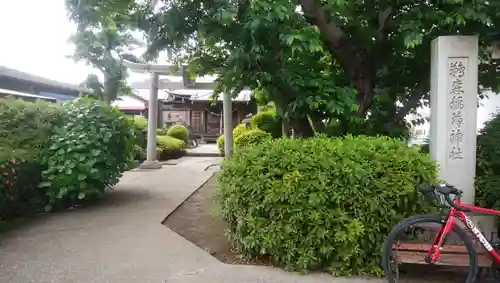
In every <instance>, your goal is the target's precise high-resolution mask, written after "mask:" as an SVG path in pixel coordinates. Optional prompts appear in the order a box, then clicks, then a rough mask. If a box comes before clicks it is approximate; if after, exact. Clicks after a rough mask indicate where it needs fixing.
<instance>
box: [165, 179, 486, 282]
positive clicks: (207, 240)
mask: <svg viewBox="0 0 500 283" xmlns="http://www.w3.org/2000/svg"><path fill="white" fill-rule="evenodd" d="M216 186H217V183H216V178H215V176H213V177H211V178H210V179H209V180H208V181H207V182H206V183H205V184H204V185H203V186H202V187H201V188H200V189H198V190H197V191H196V192H195V193H194V194H193V195H191V196H190V197H189V198H188V199H187V200H186V201H185V202H184V203H183V204H181V205H180V206H179V207H178V208H177V209H176V210H175V211H174V212H173V213H172V214H170V215H169V216H168V217H167V218H166V219H165V220H164V221H163V224H164V225H166V226H167V227H169V228H170V229H172V230H173V231H174V232H176V233H177V234H179V235H181V236H182V237H184V238H186V239H187V240H188V241H190V242H192V243H194V244H195V245H197V246H198V247H200V248H201V249H203V250H205V251H206V252H208V253H209V254H211V255H212V256H214V257H215V258H217V259H218V260H220V261H221V262H224V263H229V264H254V265H255V264H260V265H263V264H267V263H266V262H256V261H248V260H245V259H243V258H242V256H241V255H239V254H238V253H237V252H236V251H234V250H233V249H232V248H231V245H230V243H229V241H228V239H227V236H226V235H225V229H226V228H227V224H226V223H225V222H224V221H223V220H222V219H221V218H219V217H218V216H216V215H215V214H214V212H215V211H216V209H217V204H216V201H215V198H214V195H215V190H216ZM402 273H403V274H401V278H400V281H399V282H400V283H417V282H418V283H456V282H460V281H461V280H464V279H465V277H464V276H463V275H459V274H457V270H456V269H455V268H452V270H448V268H444V269H441V268H440V269H439V270H436V267H430V266H416V265H411V266H405V268H404V271H403V272H402ZM423 274H425V276H423ZM477 282H478V283H482V282H491V281H490V279H489V278H481V279H480V280H478V281H477Z"/></svg>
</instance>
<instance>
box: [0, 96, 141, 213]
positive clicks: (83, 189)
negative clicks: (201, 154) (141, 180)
mask: <svg viewBox="0 0 500 283" xmlns="http://www.w3.org/2000/svg"><path fill="white" fill-rule="evenodd" d="M137 121H139V120H137V119H130V118H127V117H126V116H125V115H123V114H122V113H121V112H119V111H118V110H117V109H114V108H112V107H110V106H109V105H107V104H104V103H101V102H98V101H95V100H92V99H89V98H80V99H78V100H75V101H69V102H66V103H65V104H64V105H61V104H49V103H47V102H39V101H37V102H27V101H22V100H16V99H0V175H1V176H0V221H2V220H9V219H10V218H12V217H17V216H21V215H24V214H28V213H31V212H38V211H41V210H43V209H44V208H45V210H50V209H52V208H53V207H54V206H57V207H67V206H71V205H74V204H76V203H80V202H81V201H82V200H85V199H89V198H91V197H92V196H96V195H101V194H102V193H103V191H104V187H105V186H108V185H113V184H115V183H116V182H118V178H119V177H120V176H121V174H122V172H123V171H124V170H126V169H127V168H128V166H130V164H131V163H132V156H133V154H134V153H136V152H137V150H136V151H134V143H135V142H136V141H137V138H136V137H135V135H134V133H135V132H137V131H140V129H141V127H142V126H144V123H142V126H141V123H140V122H139V123H136V122H137ZM135 147H136V148H137V144H136V146H135Z"/></svg>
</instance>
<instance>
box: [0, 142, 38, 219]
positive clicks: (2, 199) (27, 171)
mask: <svg viewBox="0 0 500 283" xmlns="http://www.w3.org/2000/svg"><path fill="white" fill-rule="evenodd" d="M4 149H6V148H1V150H4ZM41 171H42V170H41V166H40V165H39V164H38V163H36V162H34V161H25V160H22V159H19V158H14V157H12V158H9V159H3V160H0V221H2V220H9V219H12V218H14V217H19V216H23V215H27V214H31V213H35V212H38V211H41V210H43V207H44V205H45V202H46V198H45V193H44V191H43V190H41V189H39V188H38V183H39V182H40V178H41Z"/></svg>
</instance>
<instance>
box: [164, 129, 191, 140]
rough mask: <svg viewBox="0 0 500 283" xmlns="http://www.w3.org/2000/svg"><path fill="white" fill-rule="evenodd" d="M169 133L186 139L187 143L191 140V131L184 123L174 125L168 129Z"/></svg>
mask: <svg viewBox="0 0 500 283" xmlns="http://www.w3.org/2000/svg"><path fill="white" fill-rule="evenodd" d="M167 135H168V136H170V137H173V138H176V139H179V140H182V141H184V142H185V143H186V144H187V142H188V141H189V131H188V129H187V128H186V127H184V126H182V125H173V126H171V127H170V128H168V130H167Z"/></svg>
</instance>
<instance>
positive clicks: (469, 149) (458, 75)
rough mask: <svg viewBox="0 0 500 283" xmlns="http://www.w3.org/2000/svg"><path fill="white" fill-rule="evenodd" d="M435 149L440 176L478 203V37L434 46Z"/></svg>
mask: <svg viewBox="0 0 500 283" xmlns="http://www.w3.org/2000/svg"><path fill="white" fill-rule="evenodd" d="M431 56H432V57H431V132H430V138H431V148H430V153H431V156H432V158H434V159H435V160H436V161H437V162H438V164H439V166H440V170H439V177H440V178H441V179H442V180H444V181H446V182H447V183H449V184H451V185H454V186H456V187H457V188H459V189H461V190H462V191H464V194H463V196H462V201H463V202H464V203H467V204H473V203H474V177H475V171H476V127H477V125H476V120H477V101H476V99H477V86H478V84H477V76H478V38H477V36H441V37H438V38H436V39H434V40H433V41H432V45H431Z"/></svg>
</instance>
